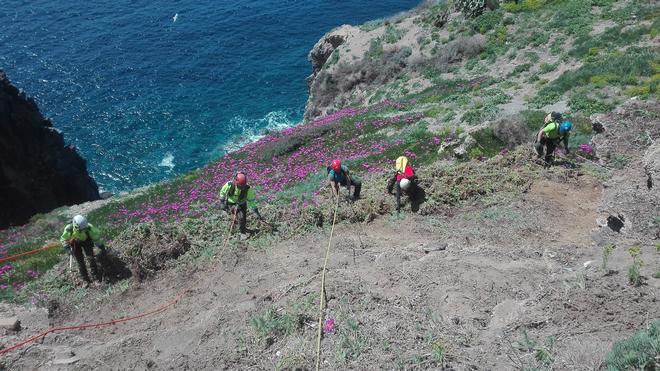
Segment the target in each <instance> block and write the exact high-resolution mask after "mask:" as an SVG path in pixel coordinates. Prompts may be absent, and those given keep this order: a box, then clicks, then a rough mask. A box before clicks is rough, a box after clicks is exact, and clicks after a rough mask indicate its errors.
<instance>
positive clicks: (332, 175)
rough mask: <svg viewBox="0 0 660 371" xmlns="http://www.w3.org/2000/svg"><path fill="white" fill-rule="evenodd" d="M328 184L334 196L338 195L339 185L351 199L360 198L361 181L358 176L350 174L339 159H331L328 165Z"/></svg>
mask: <svg viewBox="0 0 660 371" xmlns="http://www.w3.org/2000/svg"><path fill="white" fill-rule="evenodd" d="M327 170H328V184H329V185H330V189H331V190H332V195H333V196H334V197H339V186H344V187H346V189H347V190H348V196H349V199H350V200H351V201H355V200H357V199H359V198H360V190H361V189H362V182H361V181H360V179H359V178H358V177H356V176H355V175H353V174H351V173H350V171H349V170H348V167H346V166H345V165H342V164H341V162H340V161H339V160H334V161H332V164H330V166H328V169H327ZM351 186H353V188H354V191H353V196H351Z"/></svg>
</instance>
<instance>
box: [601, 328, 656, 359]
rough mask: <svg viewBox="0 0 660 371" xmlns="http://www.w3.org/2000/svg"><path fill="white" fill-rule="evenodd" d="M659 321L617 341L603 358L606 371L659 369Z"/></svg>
mask: <svg viewBox="0 0 660 371" xmlns="http://www.w3.org/2000/svg"><path fill="white" fill-rule="evenodd" d="M659 357H660V320H656V321H653V323H651V325H650V326H649V327H648V328H647V329H645V330H641V331H639V332H637V333H636V334H634V335H633V336H632V337H630V338H628V339H625V340H621V341H617V342H616V343H615V344H614V346H613V347H612V350H611V351H610V352H609V353H608V354H607V356H606V357H605V364H606V365H607V369H608V370H612V371H614V370H633V369H634V370H657V369H660V362H658V359H660V358H659Z"/></svg>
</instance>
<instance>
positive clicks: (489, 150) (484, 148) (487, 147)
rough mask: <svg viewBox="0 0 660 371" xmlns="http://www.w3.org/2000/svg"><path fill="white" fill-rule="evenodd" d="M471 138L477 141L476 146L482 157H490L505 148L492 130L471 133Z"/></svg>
mask: <svg viewBox="0 0 660 371" xmlns="http://www.w3.org/2000/svg"><path fill="white" fill-rule="evenodd" d="M472 137H473V138H474V139H475V140H476V141H477V146H478V147H479V148H480V149H481V154H480V155H482V156H485V157H492V156H494V155H496V154H498V153H500V151H501V150H502V149H503V148H504V147H505V145H506V144H505V143H504V142H503V141H502V140H500V139H499V138H498V137H497V136H496V135H495V132H494V131H493V129H492V128H485V129H481V130H479V131H477V132H474V133H472Z"/></svg>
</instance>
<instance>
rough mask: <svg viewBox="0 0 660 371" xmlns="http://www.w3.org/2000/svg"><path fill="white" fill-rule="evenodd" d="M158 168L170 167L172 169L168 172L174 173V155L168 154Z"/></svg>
mask: <svg viewBox="0 0 660 371" xmlns="http://www.w3.org/2000/svg"><path fill="white" fill-rule="evenodd" d="M158 166H162V167H169V168H170V169H169V170H167V171H172V169H174V155H173V154H171V153H169V152H168V153H166V154H165V157H163V159H162V160H161V161H160V164H158Z"/></svg>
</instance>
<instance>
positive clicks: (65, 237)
mask: <svg viewBox="0 0 660 371" xmlns="http://www.w3.org/2000/svg"><path fill="white" fill-rule="evenodd" d="M100 237H101V233H100V232H99V230H98V228H96V227H95V226H93V225H92V224H91V223H88V222H87V219H86V218H85V217H84V216H82V215H76V216H74V217H73V220H72V222H71V223H70V224H67V225H66V227H64V233H62V236H61V237H60V242H61V243H62V247H63V248H64V249H65V250H66V251H68V252H69V253H70V254H71V255H73V257H75V258H76V262H78V270H79V271H80V276H82V278H83V279H84V280H85V282H86V285H89V284H90V283H91V282H92V281H91V280H90V279H89V274H87V266H86V265H85V258H84V256H83V253H84V255H86V256H87V261H88V263H89V268H90V269H91V271H92V275H93V276H94V278H96V280H98V281H99V282H101V281H102V276H101V274H100V273H99V269H98V266H97V265H96V259H95V257H94V244H96V246H98V247H99V249H101V252H105V246H104V245H103V243H101V242H100Z"/></svg>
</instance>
